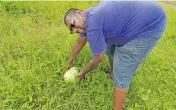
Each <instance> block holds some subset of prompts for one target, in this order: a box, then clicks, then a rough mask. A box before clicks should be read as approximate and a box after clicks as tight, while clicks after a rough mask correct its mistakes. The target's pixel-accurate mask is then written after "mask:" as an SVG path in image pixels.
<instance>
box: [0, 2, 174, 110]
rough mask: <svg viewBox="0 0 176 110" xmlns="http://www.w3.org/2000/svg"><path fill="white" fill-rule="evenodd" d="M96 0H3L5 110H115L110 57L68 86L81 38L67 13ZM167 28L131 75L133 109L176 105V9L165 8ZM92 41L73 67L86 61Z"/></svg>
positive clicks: (0, 40)
mask: <svg viewBox="0 0 176 110" xmlns="http://www.w3.org/2000/svg"><path fill="white" fill-rule="evenodd" d="M96 3H97V2H0V24H1V26H0V109H1V110H28V109H29V110H38V109H39V110H111V109H112V105H113V84H112V81H111V80H110V79H109V78H107V77H106V75H105V74H104V70H106V69H108V67H109V64H108V60H107V58H105V60H104V61H103V62H102V63H101V64H100V65H99V66H98V67H97V68H96V69H95V70H94V71H93V72H91V74H88V75H87V76H86V77H87V80H84V81H81V82H79V83H78V84H66V83H65V82H64V81H63V74H64V72H65V71H66V69H65V68H64V64H66V63H67V58H68V54H69V52H70V50H71V47H72V45H73V43H74V40H75V39H76V38H77V35H69V31H68V29H67V28H66V27H65V26H64V23H63V17H64V14H65V12H66V11H67V10H68V9H69V8H71V7H75V8H80V9H82V10H84V9H87V8H88V7H90V6H93V5H94V4H96ZM166 12H167V15H168V26H167V29H166V32H165V33H164V35H163V37H162V39H161V40H160V41H159V43H158V45H157V47H156V48H155V49H154V50H153V51H152V53H151V54H150V55H149V56H148V57H147V59H146V60H145V61H144V62H143V63H142V65H141V66H140V68H139V69H138V70H137V72H136V74H135V76H134V77H133V80H132V84H131V86H130V92H129V94H128V96H127V100H126V102H125V106H126V108H127V109H129V110H146V109H148V110H150V109H153V110H174V109H176V102H175V101H176V82H175V81H176V74H175V73H176V63H175V62H176V58H175V55H176V50H175V47H176V43H175V42H176V34H175V30H176V28H175V24H176V21H175V17H176V14H175V10H174V9H166ZM90 58H91V53H90V50H89V47H88V45H86V46H85V48H84V49H83V50H82V51H81V53H80V55H79V56H78V58H77V59H76V61H75V63H74V65H75V66H77V67H78V68H79V69H80V70H81V69H82V68H83V67H84V66H85V65H86V64H87V63H88V61H89V59H90Z"/></svg>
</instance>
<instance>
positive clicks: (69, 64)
mask: <svg viewBox="0 0 176 110" xmlns="http://www.w3.org/2000/svg"><path fill="white" fill-rule="evenodd" d="M64 67H65V68H67V69H70V68H71V67H72V63H68V64H65V65H64Z"/></svg>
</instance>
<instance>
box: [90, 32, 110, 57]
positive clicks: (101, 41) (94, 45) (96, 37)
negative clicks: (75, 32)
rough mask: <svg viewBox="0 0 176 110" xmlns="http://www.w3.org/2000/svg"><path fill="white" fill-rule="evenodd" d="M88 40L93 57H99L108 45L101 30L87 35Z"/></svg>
mask: <svg viewBox="0 0 176 110" xmlns="http://www.w3.org/2000/svg"><path fill="white" fill-rule="evenodd" d="M87 36H88V37H87V40H88V43H89V47H90V49H91V52H92V55H93V56H95V55H98V54H100V53H101V52H103V51H104V49H105V47H106V46H107V44H106V43H105V38H104V35H103V32H102V31H101V30H100V29H93V30H90V31H89V32H88V33H87Z"/></svg>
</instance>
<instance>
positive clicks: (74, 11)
mask: <svg viewBox="0 0 176 110" xmlns="http://www.w3.org/2000/svg"><path fill="white" fill-rule="evenodd" d="M76 10H79V9H76V8H70V9H69V10H68V11H67V12H66V14H65V16H64V23H65V25H66V17H67V16H69V17H74V16H76Z"/></svg>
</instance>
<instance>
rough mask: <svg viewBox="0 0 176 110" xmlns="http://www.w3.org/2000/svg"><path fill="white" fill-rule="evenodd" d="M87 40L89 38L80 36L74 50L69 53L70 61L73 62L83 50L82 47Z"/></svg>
mask: <svg viewBox="0 0 176 110" xmlns="http://www.w3.org/2000/svg"><path fill="white" fill-rule="evenodd" d="M86 42H87V38H86V37H83V38H80V37H79V38H78V39H77V40H76V42H75V45H74V46H73V48H72V51H71V53H70V55H69V58H68V63H69V64H71V63H72V62H73V60H74V59H75V58H76V56H77V55H78V54H79V52H80V51H81V49H82V48H83V47H84V46H85V44H86Z"/></svg>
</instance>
